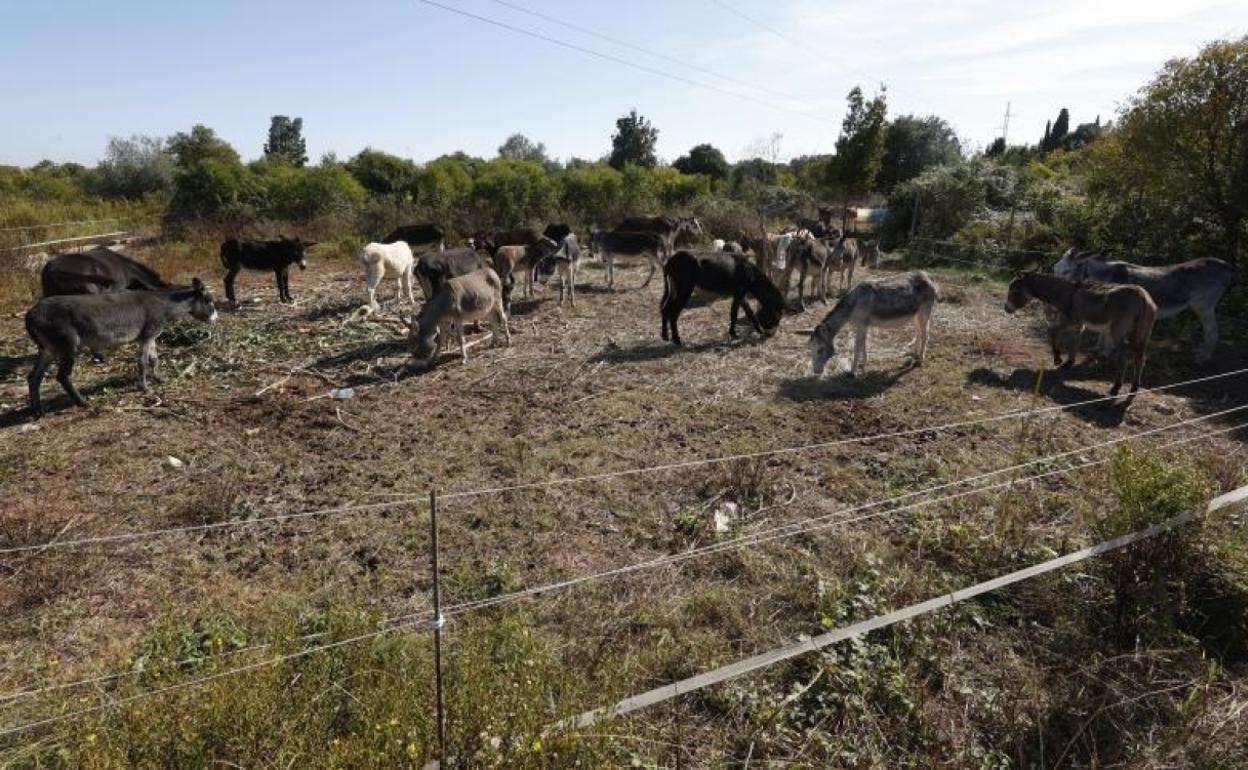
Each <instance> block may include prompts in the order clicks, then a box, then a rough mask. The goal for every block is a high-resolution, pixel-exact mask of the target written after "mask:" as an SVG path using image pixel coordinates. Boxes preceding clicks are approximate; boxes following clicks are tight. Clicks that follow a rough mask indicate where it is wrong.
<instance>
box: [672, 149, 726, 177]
mask: <svg viewBox="0 0 1248 770" xmlns="http://www.w3.org/2000/svg"><path fill="white" fill-rule="evenodd" d="M672 166H673V167H675V169H676V170H677V171H679V172H680V173H682V174H701V175H702V176H706V177H710V178H711V179H713V180H715V181H720V180H723V179H727V178H728V175H729V174H731V173H732V167H731V166H729V165H728V160H727V159H726V158H725V157H724V154H723V153H722V152H720V151H719V150H718V149H716V148H715V146H714V145H710V144H699V145H698V146H697V147H694V148H693V149H691V150H689V154H688V155H682V156H680V157H679V158H677V159H676V162H675V163H673V164H672Z"/></svg>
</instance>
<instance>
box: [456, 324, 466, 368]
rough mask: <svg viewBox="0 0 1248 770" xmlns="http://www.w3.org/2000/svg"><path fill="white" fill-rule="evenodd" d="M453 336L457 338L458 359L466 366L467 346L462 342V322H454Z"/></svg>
mask: <svg viewBox="0 0 1248 770" xmlns="http://www.w3.org/2000/svg"><path fill="white" fill-rule="evenodd" d="M455 336H456V337H458V338H459V357H460V359H462V360H463V362H464V363H465V364H466V363H468V345H467V344H466V343H465V342H464V322H463V321H456V322H455Z"/></svg>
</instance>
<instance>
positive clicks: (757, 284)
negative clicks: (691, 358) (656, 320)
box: [659, 251, 784, 345]
mask: <svg viewBox="0 0 1248 770" xmlns="http://www.w3.org/2000/svg"><path fill="white" fill-rule="evenodd" d="M694 289H702V290H704V291H707V292H710V293H711V294H717V295H719V296H731V297H732V310H731V311H730V313H729V316H728V336H729V337H736V336H737V318H738V316H739V314H740V311H741V310H744V311H745V317H746V319H747V320H748V321H749V322H750V325H751V326H753V327H754V331H756V332H758V334H759V335H761V336H764V337H770V336H771V335H773V334H775V332H776V329H777V328H778V327H779V326H780V316H781V313H782V311H783V310H784V297H783V295H781V294H780V290H779V289H777V288H776V285H775V284H774V283H772V282H771V279H770V278H768V277H767V274H766V273H765V272H763V270H761V269H760V268H759V267H758V266H757V265H755V264H754V263H753V262H751V261H750V260H748V259H746V258H745V257H743V256H739V255H736V254H728V253H725V252H722V251H712V252H704V253H701V254H693V253H691V252H688V251H678V252H676V254H675V255H673V256H672V258H671V259H669V260H668V261H667V264H666V265H664V266H663V300H662V302H660V303H659V315H660V316H661V317H662V331H661V332H660V336H662V337H663V339H665V340H666V339H667V338H668V337H667V333H668V328H669V327H670V328H671V333H672V342H673V343H674V344H676V345H680V344H681V343H680V331H679V330H678V329H677V326H676V324H677V321H679V320H680V314H681V312H683V311H684V309H685V306H686V305H688V304H689V298H690V297H691V296H692V295H693V291H694ZM747 296H750V297H753V298H754V299H756V300H758V315H757V316H755V315H754V311H753V310H751V309H750V304H749V303H748V302H746V297H747Z"/></svg>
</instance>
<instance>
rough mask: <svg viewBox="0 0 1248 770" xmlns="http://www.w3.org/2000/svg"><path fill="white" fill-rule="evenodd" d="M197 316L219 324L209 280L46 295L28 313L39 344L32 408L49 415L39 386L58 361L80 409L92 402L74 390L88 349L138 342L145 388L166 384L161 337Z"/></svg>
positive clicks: (29, 380) (65, 384) (31, 384)
mask: <svg viewBox="0 0 1248 770" xmlns="http://www.w3.org/2000/svg"><path fill="white" fill-rule="evenodd" d="M188 315H189V316H191V317H193V318H195V319H196V320H199V321H203V322H205V323H216V320H217V310H216V307H215V306H214V304H213V301H212V294H211V293H209V291H208V289H207V287H205V286H204V283H203V281H201V280H199V279H198V278H196V279H195V280H194V281H193V282H192V283H191V287H190V288H189V289H173V290H171V291H120V292H113V293H111V294H78V295H69V296H59V297H45V298H44V299H41V300H39V302H38V303H36V304H35V306H34V307H32V308H31V309H30V310H28V311H27V312H26V333H27V334H28V335H30V338H31V339H32V340H34V343H35V344H36V345H38V346H39V352H38V354H37V355H36V356H35V365H34V368H33V369H31V371H30V375H29V376H28V377H27V378H26V382H27V384H28V385H29V387H30V410H31V412H33V413H34V416H35V417H36V418H39V417H42V416H43V402H42V401H41V400H40V398H39V386H40V385H41V384H42V383H43V377H44V375H45V374H47V371H48V366H49V365H50V364H51V363H52V361H53V359H55V360H56V362H57V372H56V380H57V382H59V383H61V387H62V388H64V389H65V392H66V393H68V394H69V397H70V398H71V399H73V401H74V403H75V404H77V405H78V406H86V405H87V400H86V399H85V398H83V397H82V394H81V393H79V392H78V389H77V388H76V387H74V381H73V374H74V360H75V359H76V358H77V356H78V351H79V349H80V348H81V347H82V346H84V345H85V346H86V347H88V348H90V349H91V350H92V351H94V352H96V353H100V352H103V351H105V350H107V349H109V348H112V347H115V346H117V345H121V344H123V343H126V342H132V341H134V340H138V342H139V351H138V365H139V387H140V388H142V389H143V390H145V391H146V390H147V381H148V378H149V377H150V378H151V379H152V380H153V381H155V382H157V383H159V382H161V381H162V380H161V378H160V373H159V371H158V367H159V365H160V358H159V356H158V355H157V353H156V338H157V337H159V336H160V333H161V332H162V331H164V329H165V326H167V325H168V324H169V322H170V321H173V320H174V319H177V318H182V317H185V316H188Z"/></svg>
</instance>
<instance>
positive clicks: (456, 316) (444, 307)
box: [407, 267, 511, 364]
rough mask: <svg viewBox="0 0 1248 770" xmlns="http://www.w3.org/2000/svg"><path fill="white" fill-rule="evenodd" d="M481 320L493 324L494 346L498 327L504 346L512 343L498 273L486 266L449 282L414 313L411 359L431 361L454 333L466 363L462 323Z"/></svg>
mask: <svg viewBox="0 0 1248 770" xmlns="http://www.w3.org/2000/svg"><path fill="white" fill-rule="evenodd" d="M483 318H489V319H490V320H491V321H493V324H494V328H493V329H492V330H491V335H490V339H491V343H497V341H498V330H499V328H501V329H502V330H503V336H504V338H505V339H506V340H507V344H508V345H510V344H511V330H510V329H508V328H507V313H506V311H505V310H504V309H503V282H502V280H500V279H499V277H498V273H495V272H494V271H493V270H491V269H490V268H488V267H486V268H482V269H481V270H477V271H475V272H472V273H469V274H468V275H461V276H456V277H454V278H450V279H448V280H447V281H446V283H444V284H442V287H441V288H439V289H438V291H437V293H436V294H434V295H433V299H431V300H429V301H428V302H426V303H425V306H424V307H422V308H421V309H420V312H419V313H415V314H413V316H412V325H411V329H410V331H409V332H408V335H407V339H408V344H409V345H410V347H411V351H412V356H413V357H414V358H416V359H417V360H418V361H422V362H425V363H430V362H432V359H433V358H434V357H435V356H436V355H437V354H438V353H440V352H442V349H443V348H444V347H446V340H447V338H448V337H449V336H450V335H451V334H452V333H454V334H455V335H456V337H457V338H458V339H459V354H460V356H461V357H462V358H463V361H464V363H465V364H466V363H468V346H467V345H466V344H464V324H465V323H467V322H469V321H480V320H481V319H483Z"/></svg>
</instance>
